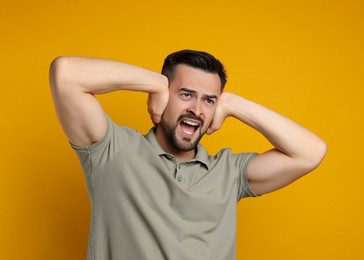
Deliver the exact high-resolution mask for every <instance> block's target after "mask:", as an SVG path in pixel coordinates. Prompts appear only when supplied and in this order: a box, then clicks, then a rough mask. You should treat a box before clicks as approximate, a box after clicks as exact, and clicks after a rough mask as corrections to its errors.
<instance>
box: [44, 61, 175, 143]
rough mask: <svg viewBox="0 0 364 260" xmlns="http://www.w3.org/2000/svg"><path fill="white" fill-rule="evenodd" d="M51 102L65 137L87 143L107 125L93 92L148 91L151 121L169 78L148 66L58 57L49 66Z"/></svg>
mask: <svg viewBox="0 0 364 260" xmlns="http://www.w3.org/2000/svg"><path fill="white" fill-rule="evenodd" d="M50 86H51V91H52V96H53V101H54V105H55V108H56V112H57V115H58V118H59V121H60V123H61V125H62V127H63V130H64V132H65V134H66V136H67V138H68V140H69V141H70V142H71V143H72V144H73V145H76V146H87V145H91V144H93V143H95V142H97V141H99V140H101V139H102V138H103V137H104V135H105V133H106V129H107V121H106V118H105V114H104V112H103V109H102V107H101V105H100V103H99V102H98V100H97V99H96V97H95V96H94V95H95V94H104V93H108V92H112V91H117V90H131V91H141V92H147V93H149V94H150V95H149V101H148V104H149V107H148V108H149V113H150V114H151V117H152V120H153V122H154V123H159V121H160V117H161V116H162V114H163V111H164V109H165V107H166V105H167V102H168V95H169V93H168V79H167V78H166V77H165V76H163V75H161V74H159V73H157V72H153V71H150V70H146V69H143V68H140V67H136V66H133V65H129V64H126V63H122V62H118V61H112V60H104V59H93V58H82V57H58V58H56V59H55V60H54V61H53V62H52V64H51V68H50Z"/></svg>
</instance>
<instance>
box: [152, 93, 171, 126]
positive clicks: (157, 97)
mask: <svg viewBox="0 0 364 260" xmlns="http://www.w3.org/2000/svg"><path fill="white" fill-rule="evenodd" d="M168 100H169V88H166V89H165V90H164V91H161V92H159V93H149V95H148V112H149V115H150V119H151V120H152V121H153V124H154V125H157V124H159V123H160V121H161V118H162V115H163V113H164V110H165V109H166V107H167V104H168Z"/></svg>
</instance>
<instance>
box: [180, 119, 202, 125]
mask: <svg viewBox="0 0 364 260" xmlns="http://www.w3.org/2000/svg"><path fill="white" fill-rule="evenodd" d="M183 123H185V124H187V125H191V126H199V124H197V123H195V122H192V121H189V120H184V121H183Z"/></svg>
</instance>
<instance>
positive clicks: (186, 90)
mask: <svg viewBox="0 0 364 260" xmlns="http://www.w3.org/2000/svg"><path fill="white" fill-rule="evenodd" d="M179 91H184V92H188V93H196V92H197V91H196V90H193V89H189V88H181V89H180V90H179ZM204 96H205V97H206V98H211V99H217V96H216V95H208V94H205V95H204Z"/></svg>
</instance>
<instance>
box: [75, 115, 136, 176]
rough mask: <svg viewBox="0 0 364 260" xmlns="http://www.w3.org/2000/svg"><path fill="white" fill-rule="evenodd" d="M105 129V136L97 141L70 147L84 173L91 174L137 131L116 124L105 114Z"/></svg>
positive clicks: (110, 158) (112, 156) (111, 157)
mask: <svg viewBox="0 0 364 260" xmlns="http://www.w3.org/2000/svg"><path fill="white" fill-rule="evenodd" d="M105 116H106V119H107V131H106V134H105V136H104V137H103V138H102V139H101V140H100V141H98V142H96V143H94V144H92V145H89V146H75V145H72V144H71V147H72V148H73V149H74V150H75V152H76V153H77V156H78V158H79V160H80V162H81V165H82V169H83V171H84V173H85V175H91V174H93V173H94V172H96V171H97V168H100V167H102V166H103V165H104V164H105V163H106V162H108V161H110V160H112V159H113V158H114V156H115V155H116V154H117V153H118V152H119V151H120V150H121V149H123V147H125V145H126V144H127V143H129V142H130V140H131V139H132V138H133V137H134V136H135V135H136V133H137V131H135V130H133V129H130V128H128V127H123V126H119V125H117V124H116V123H115V122H114V121H113V120H112V119H111V118H110V117H109V116H108V115H107V114H105Z"/></svg>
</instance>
